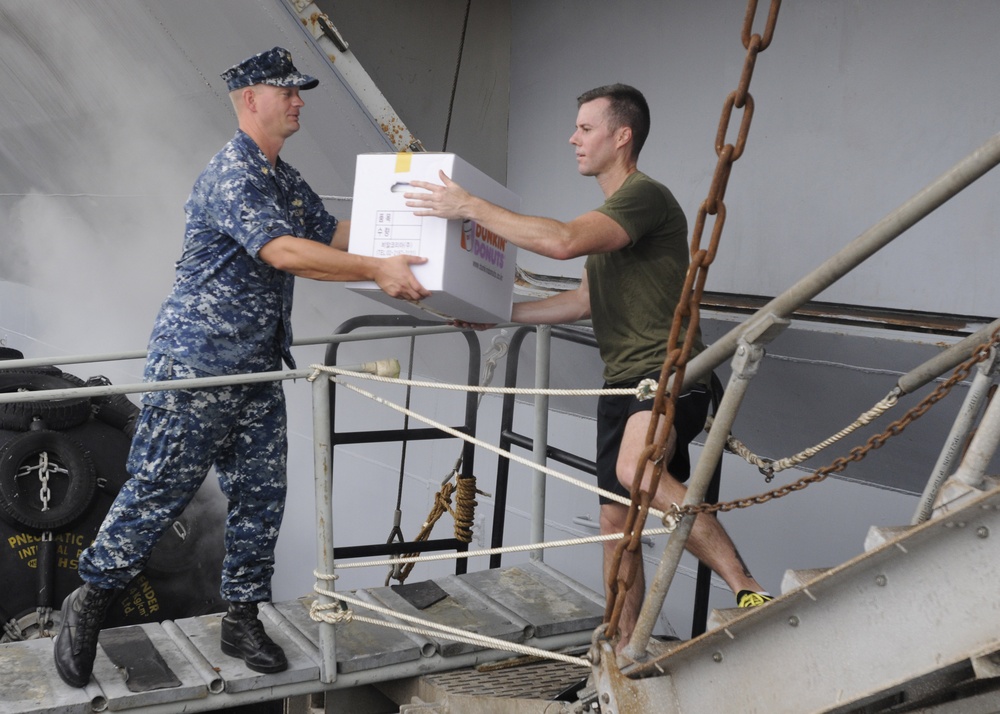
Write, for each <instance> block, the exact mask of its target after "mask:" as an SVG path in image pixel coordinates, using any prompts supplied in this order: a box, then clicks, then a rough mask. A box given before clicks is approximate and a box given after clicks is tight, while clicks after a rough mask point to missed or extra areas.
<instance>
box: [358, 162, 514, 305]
mask: <svg viewBox="0 0 1000 714" xmlns="http://www.w3.org/2000/svg"><path fill="white" fill-rule="evenodd" d="M438 171H444V173H445V174H446V175H447V176H448V177H450V178H451V179H452V180H454V181H455V182H457V183H458V184H459V185H461V186H462V187H463V188H464V189H465V190H467V191H469V192H470V193H472V194H474V195H476V196H480V197H482V198H485V199H486V200H487V201H490V202H492V203H495V204H497V205H498V206H502V207H504V208H507V209H509V210H512V211H516V210H517V209H518V208H519V207H520V203H521V199H520V198H519V197H518V196H517V195H516V194H515V193H513V192H512V191H510V190H508V189H507V188H506V187H504V186H502V185H501V184H499V183H497V182H496V181H494V180H493V179H491V178H490V177H489V176H487V175H486V174H484V173H483V172H482V171H480V170H478V169H477V168H475V167H474V166H472V165H470V164H469V163H467V162H466V161H463V160H462V159H461V158H459V157H458V156H456V155H455V154H450V153H432V152H419V153H398V154H396V153H379V154H360V155H359V156H358V160H357V170H356V173H355V177H354V201H353V205H352V208H351V241H350V247H349V251H350V252H351V253H355V254H358V255H372V256H376V257H380V258H387V257H391V256H394V255H401V254H407V255H418V256H421V257H423V258H427V262H426V263H423V264H421V265H414V266H412V269H413V274H414V276H416V278H417V280H419V281H420V283H421V284H422V285H423V286H424V287H425V288H427V289H428V290H430V291H431V296H430V297H428V298H427V299H425V300H422V301H421V302H420V303H419V304H416V303H411V302H408V301H406V300H400V299H396V298H391V297H389V296H388V295H386V294H385V293H384V292H382V291H381V290H380V289H379V287H378V286H377V285H376V284H375V283H374V282H372V281H365V282H355V283H348V287H349V288H350V289H351V290H354V291H356V292H358V293H361V294H363V295H367V296H369V297H371V298H373V299H375V300H378V301H380V302H383V303H385V304H387V305H391V306H392V307H394V308H396V309H398V310H401V311H403V312H407V313H409V314H411V315H416V316H417V317H422V318H424V319H434V318H435V317H437V318H441V319H455V320H461V321H464V322H473V323H488V324H492V323H500V322H509V321H510V312H511V304H512V301H513V292H514V273H515V272H516V271H515V266H516V260H517V248H516V247H515V246H514V244H513V243H509V242H508V241H506V240H505V239H504V238H503V237H501V236H498V235H496V234H495V233H492V232H490V231H487V230H485V229H484V228H483V227H482V226H479V225H478V224H476V223H474V222H472V221H446V220H445V219H443V218H435V217H433V216H423V217H419V216H415V215H413V212H414V210H415V209H413V208H410V207H408V206H407V205H406V199H405V198H404V197H403V194H404V193H406V192H407V191H410V192H418V191H419V189H417V188H416V187H414V186H411V185H410V182H411V181H427V182H430V183H441V179H440V177H439V176H438Z"/></svg>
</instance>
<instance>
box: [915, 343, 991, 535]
mask: <svg viewBox="0 0 1000 714" xmlns="http://www.w3.org/2000/svg"><path fill="white" fill-rule="evenodd" d="M996 363H997V351H996V350H992V351H991V353H990V359H989V361H988V362H980V363H979V369H977V370H976V376H975V377H973V379H972V386H971V387H969V392H968V393H967V394H966V395H965V400H964V401H963V402H962V407H961V409H960V410H959V412H958V416H956V417H955V421H954V423H953V424H952V425H951V431H949V432H948V438H947V439H945V442H944V447H943V448H942V449H941V453H940V454H939V455H938V459H937V462H936V463H935V464H934V469H933V470H932V471H931V475H930V478H929V479H927V484H926V486H924V491H923V493H922V494H921V496H920V501H919V502H918V504H917V510H916V511H915V512H914V514H913V518H912V520H911V521H910V525H914V526H915V525H919V524H921V523H923V522H924V521H926V520H927V519H929V518H930V517H931V514H932V513H933V511H934V499H935V498H936V497H937V493H938V491H940V490H941V485H942V484H943V483H944V482H945V481H946V480H947V478H948V476H949V475H950V474H951V472H952V467H953V465H954V463H955V461H956V460H958V459H960V458H961V455H962V452H963V451H964V448H965V444H966V441H967V440H968V438H969V434H970V433H971V432H972V427H973V424H974V423H975V421H976V419H978V418H979V415H980V413H981V412H982V410H983V405H984V404H985V403H986V401H987V399H988V393H989V390H990V387H991V386H992V385H993V377H992V372H993V369H994V368H995V367H996Z"/></svg>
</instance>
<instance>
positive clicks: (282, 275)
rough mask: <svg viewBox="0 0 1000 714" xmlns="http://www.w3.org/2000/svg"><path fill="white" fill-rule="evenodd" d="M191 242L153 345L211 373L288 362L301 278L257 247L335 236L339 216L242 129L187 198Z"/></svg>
mask: <svg viewBox="0 0 1000 714" xmlns="http://www.w3.org/2000/svg"><path fill="white" fill-rule="evenodd" d="M184 210H185V213H186V215H187V227H186V230H185V235H184V249H183V253H182V255H181V258H180V260H178V261H177V264H176V277H175V280H174V286H173V290H172V291H171V293H170V295H169V296H168V297H167V299H166V300H165V301H164V303H163V305H162V307H161V308H160V312H159V315H158V316H157V318H156V322H155V324H154V326H153V334H152V336H151V337H150V342H149V350H150V352H155V353H160V354H166V355H171V356H172V357H173V358H174V359H176V360H178V361H180V362H182V363H184V364H186V365H188V366H190V367H194V368H196V369H199V370H203V371H205V372H208V373H209V374H238V373H243V372H263V371H269V370H274V369H279V368H280V366H281V359H284V361H285V363H286V364H287V365H288V366H289V367H291V368H294V367H295V362H294V360H293V359H292V355H291V350H290V347H291V341H292V326H291V313H292V291H293V287H294V282H295V278H294V276H293V275H292V274H291V273H286V272H284V271H281V270H277V269H275V268H273V267H271V266H270V265H268V264H267V263H265V262H264V261H262V260H261V259H260V258H259V256H258V254H259V252H260V249H261V248H262V247H263V246H264V244H265V243H267V242H268V241H269V240H271V239H272V238H276V237H278V236H282V235H292V236H297V237H300V238H308V239H311V240H315V241H317V242H320V243H325V244H328V243H329V242H330V240H331V238H332V237H333V233H334V230H335V229H336V227H337V219H336V218H334V217H333V216H331V215H330V214H329V213H327V211H326V209H325V208H324V207H323V203H322V200H321V199H320V197H319V196H317V195H316V193H315V192H314V191H313V190H312V189H311V188H310V187H309V185H308V184H307V183H306V182H305V180H304V179H303V178H302V176H301V175H300V174H299V172H298V171H296V170H295V169H294V168H293V167H292V166H290V165H289V164H287V163H285V162H284V161H282V160H281V159H280V158H279V159H278V161H277V165H276V166H275V167H274V168H272V167H271V165H270V163H269V162H268V160H267V157H265V156H264V153H263V152H262V151H261V150H260V148H258V146H257V144H256V143H255V142H254V141H253V139H251V138H250V137H249V136H248V135H247V134H245V133H244V132H243V131H237V132H236V136H234V137H233V139H232V140H231V141H230V142H229V143H228V144H226V145H225V146H224V147H223V148H222V150H221V151H219V153H218V154H216V155H215V157H214V158H212V160H211V161H210V162H209V164H208V166H207V167H206V168H205V170H204V171H203V172H202V174H201V176H199V177H198V180H197V181H196V182H195V184H194V188H193V189H192V191H191V196H190V197H189V198H188V200H187V203H186V204H185V206H184Z"/></svg>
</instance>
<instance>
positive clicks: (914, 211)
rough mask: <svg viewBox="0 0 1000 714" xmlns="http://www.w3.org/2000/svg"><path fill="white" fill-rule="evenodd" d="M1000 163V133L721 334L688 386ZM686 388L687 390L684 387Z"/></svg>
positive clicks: (691, 366)
mask: <svg viewBox="0 0 1000 714" xmlns="http://www.w3.org/2000/svg"><path fill="white" fill-rule="evenodd" d="M997 164H1000V134H996V135H994V136H993V137H992V138H991V139H989V140H988V141H987V142H986V143H984V144H983V145H982V146H980V147H979V148H978V149H976V150H975V151H973V152H972V153H971V154H969V155H968V156H966V157H965V158H964V159H962V160H961V161H959V162H958V163H957V164H955V165H954V166H953V167H952V168H951V169H949V170H948V171H946V172H945V173H944V174H942V175H941V176H940V177H939V178H938V179H937V180H935V181H934V182H932V183H931V184H930V185H928V186H927V187H926V188H924V189H923V190H921V191H919V192H918V193H917V194H915V195H914V196H913V197H912V198H910V199H909V200H908V201H906V202H905V203H903V204H902V205H901V206H899V207H898V208H897V209H895V210H894V211H892V212H891V213H889V214H888V215H887V216H885V217H884V218H883V219H882V220H880V221H879V222H878V223H876V224H875V225H874V226H872V227H871V228H869V229H868V230H867V231H865V232H864V233H862V234H861V235H860V236H858V237H857V238H855V239H854V240H853V241H851V242H850V243H849V244H847V246H845V247H844V248H843V249H842V250H841V251H840V252H838V253H837V254H835V255H834V256H832V257H830V258H828V259H827V260H826V261H824V262H823V263H822V264H821V265H820V266H819V267H818V268H816V269H815V270H813V271H812V272H811V273H809V274H808V275H806V276H805V277H804V278H802V279H801V280H799V282H797V283H795V285H793V286H792V287H790V288H789V289H788V290H786V291H785V292H783V293H781V295H779V296H778V297H776V298H774V299H773V300H771V301H770V302H769V303H767V304H766V305H765V306H764V307H762V308H760V309H759V310H758V311H757V312H756V313H754V315H753V316H752V317H751V318H749V319H748V320H747V321H746V322H743V323H741V324H740V325H738V326H736V327H734V328H733V329H732V330H730V331H729V332H728V333H726V334H725V335H723V336H722V337H720V338H719V339H717V340H715V342H713V343H712V344H711V345H709V346H708V347H707V348H706V349H705V350H704V351H703V352H701V354H699V355H697V356H696V357H694V358H692V359H691V361H690V362H688V364H687V369H686V371H685V375H684V385H683V389H689V388H690V387H691V386H693V385H694V384H695V383H696V382H697V381H698V380H700V379H701V378H702V377H705V376H707V375H708V373H709V372H711V371H712V370H713V369H715V368H716V367H718V366H719V365H721V364H722V363H723V362H725V361H726V360H727V359H729V357H731V356H732V355H733V353H734V352H735V351H736V347H737V345H738V344H739V340H740V338H741V337H742V336H743V335H744V334H745V333H746V332H747V331H748V329H749V328H748V325H749V324H751V323H753V322H755V321H756V320H757V319H758V318H760V317H762V316H764V315H767V314H768V313H773V314H775V315H776V316H778V317H785V318H788V317H791V316H792V313H793V312H795V310H796V309H798V308H799V307H801V306H802V305H804V304H805V303H806V302H808V301H809V300H811V299H812V298H814V297H815V296H816V295H818V294H819V293H820V292H822V291H823V290H825V289H826V288H828V287H829V286H830V285H832V284H833V283H835V282H836V281H837V280H839V279H840V278H842V277H843V276H844V275H846V274H847V273H849V272H850V271H851V270H853V269H854V268H855V267H857V266H858V265H860V264H861V263H862V262H864V261H865V260H866V259H868V258H869V257H871V256H872V255H873V254H874V253H876V252H877V251H878V250H880V249H881V248H883V247H885V246H886V245H888V244H889V243H890V242H891V241H893V240H894V239H895V238H897V237H899V235H900V234H902V233H903V232H904V231H906V230H907V229H908V228H910V227H911V226H913V225H914V224H915V223H917V222H918V221H920V220H921V219H923V218H924V217H926V216H927V215H928V214H930V213H931V212H932V211H934V210H935V209H936V208H938V207H939V206H941V205H942V204H943V203H945V202H946V201H947V200H948V199H950V198H952V197H953V196H954V195H956V194H957V193H959V192H960V191H961V190H962V189H964V188H967V187H968V186H969V185H970V184H972V183H973V182H974V181H976V180H977V179H979V178H980V177H982V176H983V175H984V174H986V173H987V172H988V171H990V170H991V169H993V168H994V167H995V166H996V165H997ZM683 389H682V390H681V391H683Z"/></svg>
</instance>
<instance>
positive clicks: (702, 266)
mask: <svg viewBox="0 0 1000 714" xmlns="http://www.w3.org/2000/svg"><path fill="white" fill-rule="evenodd" d="M780 7H781V0H771V9H770V12H769V13H768V17H767V24H766V26H765V29H764V35H763V36H761V35H760V34H758V33H754V32H753V22H754V19H755V17H756V15H757V0H749V2H748V3H747V11H746V15H745V16H744V19H743V29H742V33H741V40H742V42H743V47H744V48H745V49H746V50H747V55H746V59H745V61H744V63H743V71H742V73H741V75H740V81H739V85H738V87H737V89H736V90H735V91H734V92H731V93H730V94H729V95H727V96H726V100H725V102H724V104H723V108H722V116H721V117H720V119H719V127H718V131H717V132H716V135H715V153H716V155H717V156H718V162H717V163H716V167H715V173H714V174H713V175H712V183H711V185H710V186H709V192H708V197H707V198H706V199H705V200H704V201H703V202H702V204H701V206H700V207H699V208H698V215H697V218H696V219H695V224H694V229H693V231H692V234H691V263H690V265H689V266H688V272H687V276H686V277H685V280H684V287H683V288H682V291H681V300H680V301H679V303H678V305H677V309H676V311H675V312H674V320H673V323H672V325H671V328H670V337H669V339H668V342H667V356H666V359H665V360H664V363H663V368H662V369H661V370H660V380H659V383H658V385H657V388H656V395H655V397H654V401H653V410H652V418H651V419H650V423H649V430H648V432H647V434H646V448H645V449H644V450H643V452H642V455H641V456H640V458H639V462H638V465H637V467H636V473H635V477H634V478H633V479H632V489H631V494H630V495H631V503H630V505H629V511H628V516H627V517H626V519H625V528H624V534H623V536H622V540H620V541H619V542H618V543H617V544H616V545H615V550H614V555H613V556H612V560H611V563H610V564H609V570H608V572H609V573H610V574H611V575H610V577H609V581H608V599H607V605H606V608H605V613H604V620H605V622H606V623H607V628H606V631H605V632H606V635H607V636H608V637H614V636H615V634H616V633H617V630H618V621H619V619H620V617H621V613H622V610H623V608H624V606H625V597H626V594H627V592H628V590H629V588H631V587H632V586H633V584H634V583H635V580H636V578H637V577H638V567H639V565H640V563H641V562H642V561H641V558H642V553H641V551H640V544H641V536H642V524H644V523H645V522H646V516H647V515H648V514H649V507H650V502H651V501H652V494H655V493H656V490H657V487H658V486H659V483H660V478H661V476H662V475H663V471H664V468H665V463H664V461H665V459H664V456H665V455H666V453H667V444H668V439H669V437H670V433H671V430H672V427H673V424H674V412H675V408H676V404H677V394H676V391H677V390H674V392H672V393H669V394H668V393H667V392H666V385H667V381H668V380H669V379H670V376H671V374H673V375H674V384H676V385H680V384H682V383H683V382H684V373H685V369H686V367H687V361H688V358H689V357H690V356H691V351H692V349H693V348H694V337H695V335H696V334H698V327H699V323H700V320H701V313H700V307H699V306H700V304H701V299H702V294H703V293H704V290H705V281H706V280H707V278H708V268H709V266H710V265H711V264H712V262H713V261H714V260H715V255H716V253H717V252H718V247H719V242H720V240H721V238H722V228H723V226H724V225H725V222H726V204H725V200H724V199H725V195H726V187H727V185H728V184H729V176H730V173H731V172H732V166H733V162H735V161H736V160H738V159H739V158H740V157H741V156H742V155H743V150H744V149H745V148H746V141H747V135H748V134H749V132H750V123H751V121H752V119H753V109H754V103H753V97H752V96H751V95H750V92H749V88H750V80H751V78H752V77H753V70H754V66H755V64H756V62H757V55H758V54H759V53H760V52H762V51H764V50H765V49H766V48H767V47H768V45H770V44H771V39H772V37H773V36H774V26H775V23H776V22H777V20H778V10H779V9H780ZM734 109H741V110H742V111H743V117H742V119H741V120H740V122H739V131H738V133H737V137H736V143H735V144H732V143H726V134H727V133H728V132H729V126H730V123H731V120H732V114H733V110H734ZM708 216H714V217H715V218H714V224H713V226H712V230H711V238H710V240H709V247H708V249H707V250H705V249H703V248H701V237H702V234H703V233H704V232H705V226H706V223H708ZM685 296H686V299H685ZM685 322H686V323H687V331H686V333H685V334H684V339H683V342H681V329H682V326H683V325H684V323H685ZM661 417H662V418H663V422H662V426H661V423H660V418H661ZM649 464H652V466H653V470H652V478H651V479H650V482H649V488H648V489H643V488H642V484H643V475H644V473H645V471H646V468H647V466H648V465H649ZM683 512H684V509H675V510H674V511H673V512H672V513H673V514H674V519H676V518H677V517H679V516H681V515H683ZM674 522H675V523H676V520H674ZM626 551H627V552H628V553H630V554H631V556H632V557H630V558H629V559H628V563H627V566H626V567H625V568H624V574H623V567H622V566H623V559H624V554H625V552H626Z"/></svg>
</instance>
